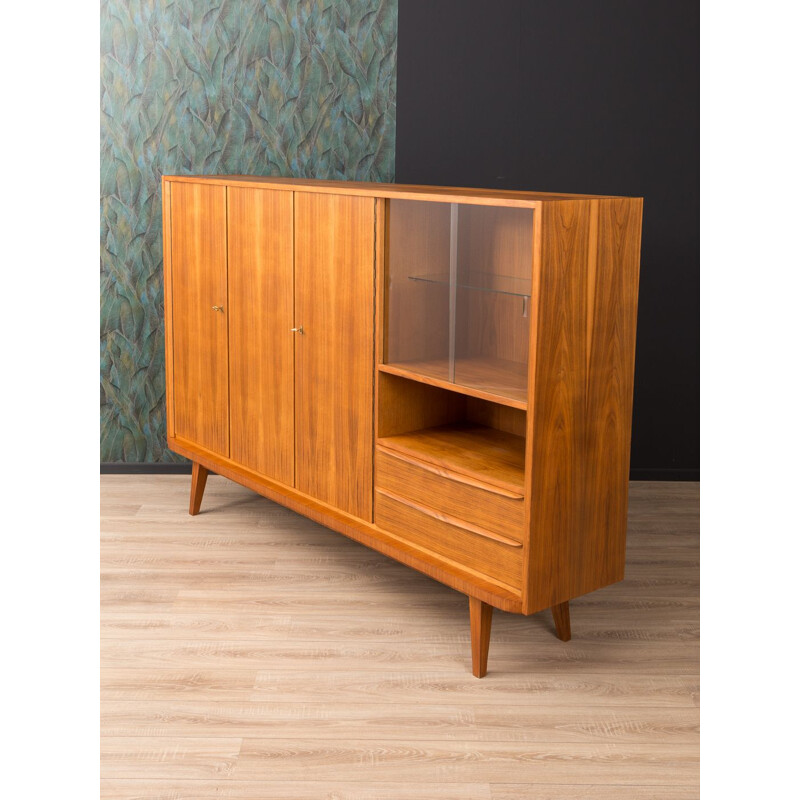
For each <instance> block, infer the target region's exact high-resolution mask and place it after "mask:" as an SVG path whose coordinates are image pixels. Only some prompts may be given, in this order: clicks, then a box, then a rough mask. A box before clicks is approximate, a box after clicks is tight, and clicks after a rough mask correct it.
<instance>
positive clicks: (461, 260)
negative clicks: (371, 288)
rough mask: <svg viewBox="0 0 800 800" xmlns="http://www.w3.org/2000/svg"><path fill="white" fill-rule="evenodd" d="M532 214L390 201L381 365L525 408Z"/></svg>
mask: <svg viewBox="0 0 800 800" xmlns="http://www.w3.org/2000/svg"><path fill="white" fill-rule="evenodd" d="M532 237H533V212H532V211H531V210H530V209H518V208H505V207H498V206H483V205H470V204H458V203H429V202H423V201H417V200H391V201H390V202H389V210H388V221H387V270H388V284H389V285H388V292H387V303H388V308H387V311H388V325H387V332H386V333H387V336H386V352H385V354H384V356H385V363H386V364H390V365H393V366H395V367H401V368H403V369H405V370H407V371H409V372H411V373H416V374H418V375H421V376H425V377H428V378H435V379H437V380H440V381H449V382H452V383H453V384H456V386H466V387H470V388H473V389H479V390H481V391H483V392H487V393H490V394H492V395H497V396H498V397H501V398H508V399H510V400H514V401H520V402H524V401H525V400H526V398H527V376H528V366H527V365H528V336H529V329H530V316H529V306H530V301H531V273H532V257H533V243H532Z"/></svg>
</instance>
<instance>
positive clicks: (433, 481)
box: [375, 448, 525, 542]
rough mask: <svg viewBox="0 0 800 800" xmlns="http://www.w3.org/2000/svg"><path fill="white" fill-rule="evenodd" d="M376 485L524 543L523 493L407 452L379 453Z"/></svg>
mask: <svg viewBox="0 0 800 800" xmlns="http://www.w3.org/2000/svg"><path fill="white" fill-rule="evenodd" d="M375 487H376V489H385V490H387V491H388V492H390V493H392V494H394V495H397V496H399V497H403V498H406V499H407V500H409V501H411V502H414V503H417V502H418V503H421V504H422V505H424V506H428V507H430V508H433V509H436V510H437V511H440V512H442V513H443V514H445V515H447V516H450V517H455V518H456V519H458V520H463V521H464V522H468V523H470V524H472V525H476V526H478V527H480V528H485V529H486V530H487V531H492V532H494V533H500V534H503V536H506V537H508V538H510V539H514V540H515V541H517V542H522V540H523V532H524V523H525V503H524V502H523V499H522V496H521V495H520V494H517V493H515V492H511V491H510V490H507V489H502V488H500V487H495V486H492V485H491V484H488V483H483V482H481V481H478V480H477V479H474V478H471V477H469V476H467V475H460V474H459V473H457V472H453V471H448V470H445V469H443V468H442V467H439V466H437V465H435V464H425V463H423V462H420V461H417V460H416V459H414V458H412V457H410V456H406V455H405V454H403V453H398V454H394V453H391V454H390V453H389V452H387V451H386V450H383V449H380V448H378V449H377V450H376V452H375Z"/></svg>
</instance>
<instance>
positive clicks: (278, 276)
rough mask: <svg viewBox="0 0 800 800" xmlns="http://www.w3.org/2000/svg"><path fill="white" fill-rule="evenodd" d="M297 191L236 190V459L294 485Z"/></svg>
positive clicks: (232, 263)
mask: <svg viewBox="0 0 800 800" xmlns="http://www.w3.org/2000/svg"><path fill="white" fill-rule="evenodd" d="M292 198H293V194H292V193H291V192H278V191H272V190H270V189H243V188H237V187H230V188H229V189H228V306H229V317H228V326H229V337H230V353H229V358H230V406H231V420H230V424H231V455H230V457H231V459H232V460H233V461H237V462H239V463H240V464H243V465H244V466H246V467H249V468H250V469H252V470H254V471H255V472H258V473H261V474H262V475H266V476H268V477H270V478H273V479H274V480H276V481H280V482H281V483H285V484H287V485H288V486H292V485H294V334H293V333H292V331H291V328H292V327H293V326H294V255H293V247H294V243H293V229H292V226H293V221H292Z"/></svg>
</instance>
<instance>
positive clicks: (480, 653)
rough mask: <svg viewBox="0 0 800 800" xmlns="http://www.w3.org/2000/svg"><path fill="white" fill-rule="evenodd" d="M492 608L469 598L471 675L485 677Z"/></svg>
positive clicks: (473, 598) (474, 598)
mask: <svg viewBox="0 0 800 800" xmlns="http://www.w3.org/2000/svg"><path fill="white" fill-rule="evenodd" d="M492 610H493V609H492V607H491V606H490V605H489V604H488V603H482V602H481V601H480V600H478V599H477V598H476V597H470V598H469V632H470V640H471V647H472V674H473V675H474V676H475V677H476V678H483V677H485V675H486V665H487V663H488V659H489V639H490V636H491V632H492Z"/></svg>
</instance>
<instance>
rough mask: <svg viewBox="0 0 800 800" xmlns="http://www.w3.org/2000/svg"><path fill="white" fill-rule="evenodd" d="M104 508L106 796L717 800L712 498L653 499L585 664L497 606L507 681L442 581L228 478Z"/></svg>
mask: <svg viewBox="0 0 800 800" xmlns="http://www.w3.org/2000/svg"><path fill="white" fill-rule="evenodd" d="M101 491H102V503H101V509H102V518H101V528H102V530H101V535H102V538H101V559H102V565H103V566H102V576H101V602H102V608H101V613H102V628H101V636H102V639H101V659H102V663H101V668H102V676H101V677H102V685H101V693H102V694H101V726H102V728H101V731H102V736H103V746H102V756H103V758H102V761H101V770H102V785H101V796H102V797H103V798H106V799H107V800H108V799H111V800H123V799H125V800H132V798H143V797H148V798H162V799H163V800H166V799H167V798H169V800H177V799H178V798H185V799H186V800H189V799H190V798H191V800H211V798H229V800H235V799H236V798H239V799H241V800H245V799H248V800H254V798H259V800H260V798H263V797H265V796H268V797H270V798H278V799H280V798H286V799H287V800H289V798H291V800H298V798H299V799H300V800H304V798H309V800H312V799H313V800H317V798H320V797H328V796H331V795H333V796H336V795H337V794H338V796H340V797H341V798H347V800H406V799H407V798H408V799H409V800H410V798H415V799H417V800H423V799H424V800H442V798H447V800H456V798H457V799H458V800H463V798H470V800H472V798H475V800H489V798H495V800H496V798H500V800H522V798H525V800H527V798H530V797H545V798H552V800H578V798H581V799H582V798H584V797H593V798H594V797H597V798H601V799H602V800H611V798H613V799H614V800H617V798H623V799H624V800H639V798H644V800H656V799H658V800H661V798H665V800H686V799H687V798H695V797H697V792H698V786H697V782H698V775H697V761H698V749H699V711H698V707H697V689H698V663H699V647H698V640H697V627H698V618H699V570H698V567H697V557H696V556H697V552H698V549H699V536H698V489H697V485H695V484H661V483H650V484H633V485H632V486H631V492H630V494H631V508H630V513H629V525H630V530H629V547H628V552H627V556H628V568H627V571H626V578H625V579H624V580H623V581H622V582H620V583H617V584H615V585H613V586H610V587H608V588H606V589H603V590H602V591H599V592H596V593H593V594H591V595H588V596H586V597H582V598H578V599H577V600H575V601H574V602H573V604H572V605H573V607H574V608H578V609H580V613H577V612H576V615H575V627H576V638H575V639H574V640H573V641H572V643H571V644H570V645H568V646H566V645H564V644H563V643H562V642H560V641H558V640H557V639H556V638H555V637H554V636H553V635H552V623H551V621H550V616H549V611H548V612H546V613H543V614H537V615H535V616H531V617H525V616H521V615H519V614H506V613H502V612H499V611H496V612H495V613H494V614H493V621H492V628H493V631H492V635H493V641H492V662H491V666H492V670H491V672H490V674H489V675H488V676H487V678H486V679H485V680H475V679H474V678H473V677H472V675H471V669H470V639H469V637H468V633H467V630H466V624H465V623H466V619H465V617H466V613H465V612H466V609H465V608H464V606H465V603H464V597H463V595H462V594H460V593H458V592H454V591H452V590H450V589H448V588H446V587H444V586H442V585H441V584H439V583H437V582H436V581H432V580H429V579H428V578H426V577H425V576H423V575H420V574H417V573H414V572H411V571H409V570H407V569H406V568H405V567H404V566H403V565H401V564H397V563H395V562H393V561H392V560H390V559H386V558H384V557H383V556H381V555H380V554H378V553H375V552H373V551H371V550H369V549H366V548H363V547H360V546H358V545H355V544H353V543H351V542H349V541H348V540H347V539H345V538H343V537H340V536H338V535H337V534H335V533H332V532H330V531H328V530H326V529H325V528H323V527H321V526H319V525H316V524H314V523H313V522H311V521H309V520H307V519H305V518H304V517H300V516H297V515H296V514H294V513H292V512H291V511H289V510H287V509H285V508H283V507H281V506H278V505H276V504H273V503H270V502H268V501H265V500H264V499H262V498H261V497H259V496H258V495H256V494H254V493H252V492H250V491H249V490H248V489H246V488H244V487H242V486H239V485H237V484H236V483H233V482H231V481H228V480H226V479H225V478H222V477H220V476H210V477H209V479H208V483H207V487H206V499H205V508H206V509H207V511H208V512H209V513H204V514H201V515H200V516H197V517H189V516H187V515H186V509H185V491H186V479H185V477H183V476H163V475H158V476H135V475H105V476H102V478H101ZM691 550H694V553H695V557H694V558H693V559H692V558H688V557H687V556H686V555H685V554H687V553H688V552H689V551H691ZM125 552H128V553H131V554H132V555H134V556H135V558H134V559H132V560H131V565H129V566H127V567H119V566H112V564H113V563H115V562H117V560H118V557H119V556H121V555H122V554H123V553H125ZM232 552H233V553H236V554H238V557H241V563H242V564H243V566H240V567H238V568H231V567H227V566H225V562H226V560H227V558H228V554H229V553H232ZM246 552H249V553H250V554H251V558H250V563H249V565H245V564H246V559H245V558H244V555H245V553H246ZM177 553H183V556H184V558H183V560H182V561H180V562H179V561H178V560H177V559H176V554H177ZM192 553H195V554H201V555H202V556H203V558H202V559H197V560H195V561H194V562H193V561H192ZM259 554H261V555H259ZM215 562H216V565H215ZM178 563H180V564H181V565H180V566H177V564H178ZM269 564H271V566H268V565H269ZM689 631H691V635H689V633H688V632H689ZM378 770H380V772H378Z"/></svg>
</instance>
